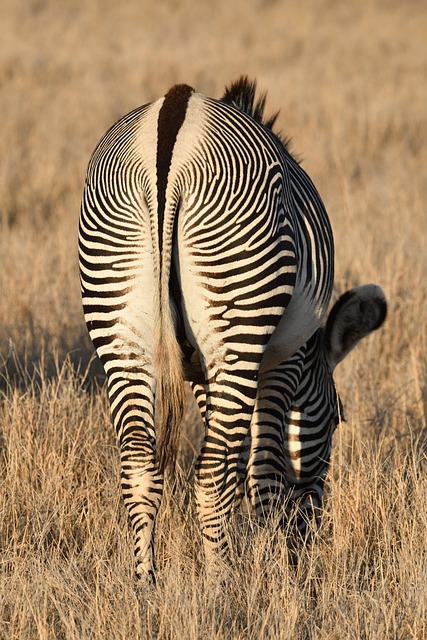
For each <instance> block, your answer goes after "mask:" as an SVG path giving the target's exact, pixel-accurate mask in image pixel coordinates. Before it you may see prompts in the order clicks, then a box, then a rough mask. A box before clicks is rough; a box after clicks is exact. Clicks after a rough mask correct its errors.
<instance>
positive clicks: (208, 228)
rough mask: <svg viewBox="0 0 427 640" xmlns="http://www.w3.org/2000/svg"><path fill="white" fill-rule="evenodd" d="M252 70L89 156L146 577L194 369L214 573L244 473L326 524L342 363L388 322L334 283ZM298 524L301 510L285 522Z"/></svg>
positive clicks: (133, 520)
mask: <svg viewBox="0 0 427 640" xmlns="http://www.w3.org/2000/svg"><path fill="white" fill-rule="evenodd" d="M265 101H266V96H265V94H262V95H261V96H258V95H257V92H256V82H255V81H250V80H249V79H248V78H247V77H242V78H240V79H239V80H237V81H236V82H234V83H232V84H231V85H230V86H229V87H227V88H226V90H225V92H224V95H223V96H222V98H221V99H220V100H215V99H212V98H209V97H206V96H204V95H202V94H200V93H197V92H196V91H194V89H192V88H191V87H190V86H188V85H185V84H181V85H175V86H174V87H172V88H171V89H170V90H169V91H168V93H167V94H166V95H165V96H163V97H162V98H160V99H158V100H156V101H153V102H151V103H148V104H145V105H144V106H142V107H139V108H137V109H135V110H133V111H131V112H130V113H129V114H127V115H125V116H124V117H122V118H121V119H120V120H118V122H116V124H114V125H113V126H112V127H111V128H110V129H109V130H108V131H107V132H106V133H105V135H104V136H103V137H102V138H101V140H100V142H99V143H98V145H97V146H96V147H95V150H94V152H93V154H92V156H91V159H90V161H89V164H88V168H87V173H86V180H85V186H84V191H83V196H82V204H81V212H80V222H79V264H80V280H81V290H82V300H83V309H84V316H85V321H86V324H87V328H88V331H89V334H90V337H91V339H92V342H93V344H94V347H95V350H96V352H97V354H98V356H99V358H100V360H101V362H102V365H103V368H104V370H105V373H106V384H107V392H108V397H109V402H110V410H111V417H112V422H113V425H114V428H115V431H116V436H117V442H118V446H119V449H120V458H121V484H122V492H123V499H124V503H125V505H126V507H127V510H128V513H129V519H130V525H131V527H132V530H133V537H134V551H135V561H136V574H137V576H138V577H141V578H145V579H146V580H148V581H151V582H155V562H154V546H153V536H154V527H155V521H156V515H157V512H158V509H159V506H160V503H161V499H162V494H163V484H164V475H165V472H166V470H167V469H168V468H170V470H172V471H173V469H174V465H175V461H176V456H177V452H178V449H179V442H180V428H181V422H182V417H183V411H184V404H185V403H184V396H185V386H184V385H185V379H187V380H189V381H190V383H191V385H192V387H193V390H194V391H195V394H196V397H197V399H198V402H199V406H200V408H201V411H202V415H203V417H204V421H205V437H204V441H203V445H202V448H201V451H200V454H199V457H198V460H197V462H196V467H195V480H194V485H195V498H196V507H197V513H198V517H199V521H200V528H201V535H202V539H203V547H204V554H205V561H206V565H207V568H208V569H210V568H212V567H217V566H220V565H222V563H223V562H227V560H228V558H229V543H228V538H227V521H228V519H229V517H230V513H231V512H232V509H233V505H234V504H235V498H236V494H237V493H238V491H239V486H241V482H242V480H241V479H242V477H243V478H244V483H245V487H246V489H247V492H248V495H249V497H250V499H251V501H252V503H253V505H254V508H255V511H256V513H257V514H258V515H259V517H260V518H261V519H262V518H263V517H265V514H267V513H268V512H270V511H271V509H276V508H279V509H280V508H282V507H283V506H284V505H285V506H286V509H287V517H290V516H289V513H290V511H289V509H290V507H288V506H287V505H291V504H292V503H293V502H297V503H298V505H299V507H298V509H297V516H296V520H295V524H294V527H293V528H294V530H295V531H296V532H297V533H298V532H299V533H300V534H301V535H302V536H303V535H304V531H305V526H306V525H305V523H306V522H307V521H308V520H309V519H310V518H311V516H312V515H313V514H314V515H315V517H316V518H318V514H319V512H320V505H321V500H322V493H323V481H324V476H325V473H326V469H327V465H328V461H329V455H330V446H331V444H330V443H331V434H332V432H333V429H334V427H335V425H336V423H337V416H338V409H337V407H338V400H337V396H336V391H335V387H334V384H333V380H332V370H333V368H334V366H335V365H336V364H337V363H338V362H339V361H340V360H341V359H342V357H344V355H346V353H347V352H348V351H350V349H351V348H352V347H353V346H354V345H355V344H356V343H357V342H358V341H359V340H360V339H361V338H362V337H364V336H365V335H367V334H368V333H370V332H371V331H373V330H374V329H376V328H377V327H378V326H380V324H381V323H382V321H383V320H384V317H385V312H386V311H385V310H386V302H385V298H384V294H383V293H382V291H381V289H380V288H379V287H377V286H375V285H366V286H365V287H360V288H358V289H355V290H352V291H350V292H347V293H346V294H345V295H344V296H343V298H341V299H340V300H339V301H338V303H337V304H336V305H335V307H334V308H333V310H332V312H331V313H330V315H329V317H328V321H327V323H326V327H325V329H323V328H321V327H322V323H323V320H324V318H325V315H326V312H327V309H328V306H329V303H330V298H331V294H332V288H333V280H334V243H333V235H332V230H331V226H330V223H329V219H328V216H327V213H326V210H325V207H324V205H323V203H322V200H321V198H320V196H319V194H318V192H317V190H316V188H315V187H314V185H313V183H312V181H311V180H310V178H309V177H308V175H307V174H306V172H305V171H304V170H303V169H302V167H301V166H300V164H299V162H298V161H297V160H296V159H295V158H294V157H293V155H292V153H291V151H290V146H289V141H288V140H286V139H285V138H284V137H283V136H282V135H281V134H280V133H276V132H275V131H274V126H275V122H276V119H277V114H276V115H275V116H273V117H270V118H266V117H265V116H264V109H265ZM284 520H286V517H284Z"/></svg>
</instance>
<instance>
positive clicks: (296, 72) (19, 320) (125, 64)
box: [0, 0, 427, 640]
mask: <svg viewBox="0 0 427 640" xmlns="http://www.w3.org/2000/svg"><path fill="white" fill-rule="evenodd" d="M426 34H427V5H426V4H425V2H424V1H423V0H405V2H398V1H394V0H371V1H369V0H357V1H356V0H349V1H348V2H345V1H341V2H340V1H339V0H307V1H306V2H300V0H246V1H243V0H234V1H231V0H218V1H217V2H208V1H207V0H199V1H198V2H197V1H196V0H169V1H167V0H164V1H161V0H158V1H154V0H139V1H138V0H127V2H120V1H119V0H102V1H101V0H93V1H89V0H87V2H82V1H80V0H61V2H55V1H54V0H3V1H2V4H1V20H0V38H1V50H0V105H1V116H2V129H1V135H0V376H1V380H0V428H1V439H0V447H1V449H0V474H1V484H0V513H1V519H0V550H1V551H0V638H8V639H9V638H13V639H15V638H16V639H21V638H22V639H33V638H40V639H51V638H66V639H71V638H72V639H74V638H75V639H77V638H78V639H92V638H93V639H98V638H99V639H100V638H102V639H103V640H105V639H107V640H109V639H111V640H114V639H116V638H120V639H134V638H135V639H144V638H168V639H169V638H171V639H172V638H182V639H199V638H200V639H207V640H211V639H222V638H224V639H228V638H231V639H243V638H250V639H253V640H255V639H258V638H269V639H276V638H286V639H288V638H291V639H304V640H305V639H326V638H327V639H328V640H335V639H336V640H340V639H347V638H349V639H350V638H351V639H359V638H364V639H372V638H374V639H376V638H378V639H380V640H381V639H388V638H393V639H394V638H401V639H402V640H403V639H407V638H408V639H410V638H413V639H422V638H427V504H426V496H427V460H426V456H427V363H426V347H427V330H426V324H427V322H426V319H427V206H426V205H427V145H426V140H427V122H426V115H427V113H426V106H427V82H426V80H427V77H426V76H427V46H426ZM241 73H246V74H248V75H249V76H254V77H257V78H258V82H259V86H260V88H262V89H266V90H268V95H269V99H268V109H269V110H271V111H273V112H274V111H276V110H278V109H279V108H280V109H281V114H280V118H279V124H280V127H281V129H282V131H283V132H284V133H285V134H286V135H289V136H291V137H292V138H293V148H294V150H295V152H296V153H297V154H298V156H299V157H300V158H302V164H303V167H304V168H305V169H306V170H307V171H308V172H309V174H310V175H311V177H312V179H313V181H314V183H315V184H316V186H317V187H318V189H319V191H320V193H321V195H322V197H323V200H324V202H325V204H326V207H327V209H328V212H329V214H330V218H331V222H332V226H333V229H334V234H335V240H336V293H337V294H338V293H339V292H342V291H343V290H344V289H345V288H347V287H350V286H355V285H358V284H363V283H367V282H376V283H378V284H380V285H381V286H382V287H383V289H384V291H385V293H386V295H387V298H388V302H389V315H388V318H387V321H386V323H385V325H384V327H383V328H382V329H381V330H380V331H379V332H378V333H376V334H374V335H373V336H371V337H370V338H369V339H368V340H365V341H364V342H363V343H362V344H361V345H360V346H359V347H358V349H356V350H355V352H354V353H353V354H351V355H350V356H349V357H348V359H347V360H346V361H345V362H344V363H343V364H342V365H341V366H340V367H339V368H338V371H337V373H336V381H337V384H338V387H339V391H340V394H341V397H342V400H343V402H344V406H345V413H346V418H347V422H346V423H344V424H342V425H341V426H340V428H339V429H338V431H337V433H336V437H335V443H334V455H333V462H332V468H331V473H330V477H329V482H328V486H327V500H326V503H325V513H324V522H323V526H322V528H321V530H320V532H319V534H318V536H317V540H316V542H315V544H314V545H313V547H312V548H310V549H307V550H306V552H305V553H304V554H303V557H302V559H301V562H300V564H299V566H298V568H297V569H292V568H291V567H289V566H288V564H287V557H286V552H285V544H284V541H283V539H281V538H280V536H275V535H274V532H273V529H272V528H268V527H267V528H265V529H259V528H258V527H257V524H256V522H255V521H254V520H253V518H251V517H250V516H249V515H245V514H241V515H238V516H237V515H236V518H235V522H232V523H231V524H230V536H231V539H232V553H233V563H232V567H231V569H230V572H229V575H228V578H227V580H226V581H225V582H224V583H221V584H220V585H217V584H212V583H209V582H208V581H207V580H206V579H205V577H204V574H203V571H202V567H203V558H202V553H201V541H200V534H199V530H198V526H197V522H196V518H195V509H194V502H193V498H192V491H191V467H192V464H193V461H194V457H195V455H196V451H197V447H198V446H199V444H200V437H201V425H200V420H199V419H198V417H197V412H196V410H195V408H194V405H193V404H191V403H190V404H189V408H188V411H187V415H186V418H185V424H184V436H183V440H182V454H181V457H180V471H179V473H178V477H177V481H176V483H175V485H174V486H173V487H172V486H171V483H170V484H169V487H168V488H167V490H166V495H165V499H164V503H163V505H162V510H161V513H160V515H159V524H158V528H157V556H158V565H159V580H158V586H157V587H156V588H155V589H152V590H150V591H147V590H146V589H144V588H143V587H142V586H140V585H138V584H136V583H135V581H134V578H133V558H132V544H131V540H130V534H129V530H128V525H127V518H126V514H125V512H124V507H123V505H122V502H121V497H120V489H119V468H118V452H117V450H116V447H115V442H114V437H113V434H112V430H111V428H110V421H109V415H108V407H107V402H106V396H105V392H104V390H103V388H102V382H103V379H102V375H100V371H99V367H98V366H97V365H96V363H95V362H91V354H92V350H91V346H90V343H89V340H88V338H87V336H86V330H85V327H84V323H83V316H82V312H81V308H80V294H79V283H78V271H77V250H76V237H77V220H78V211H79V204H80V197H81V192H82V187H83V181H84V174H85V169H86V164H87V162H88V159H89V156H90V153H91V151H92V149H93V147H94V145H95V144H96V142H97V141H98V139H99V137H100V136H101V135H102V133H103V132H104V131H105V129H106V128H107V127H108V126H109V125H110V124H112V123H113V122H114V121H115V120H116V119H117V118H118V117H119V116H121V115H123V114H124V113H126V112H127V111H130V110H131V109H132V108H134V107H136V106H138V105H140V104H143V103H145V102H147V101H149V100H151V99H154V98H157V97H159V96H161V95H163V94H164V93H165V92H166V90H167V89H168V88H169V87H170V86H171V85H172V84H174V83H176V82H187V83H188V84H191V85H192V86H194V87H195V88H196V89H197V90H198V91H201V92H203V93H206V94H208V95H211V96H213V97H219V96H220V95H221V92H222V90H223V87H224V85H225V84H226V83H228V82H229V81H230V80H232V79H234V78H235V77H236V76H238V75H239V74H241Z"/></svg>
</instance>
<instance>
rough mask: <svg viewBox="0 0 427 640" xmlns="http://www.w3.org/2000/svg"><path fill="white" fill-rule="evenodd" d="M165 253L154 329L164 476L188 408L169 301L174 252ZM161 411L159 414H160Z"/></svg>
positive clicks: (159, 456)
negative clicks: (172, 255) (186, 406)
mask: <svg viewBox="0 0 427 640" xmlns="http://www.w3.org/2000/svg"><path fill="white" fill-rule="evenodd" d="M168 254H169V255H167V256H166V255H165V253H164V254H163V260H162V263H163V264H162V268H161V272H160V283H159V289H160V290H159V300H158V304H157V305H156V307H157V310H158V318H157V322H156V327H155V336H154V339H155V367H156V381H157V382H156V396H157V400H158V404H157V407H156V441H157V447H156V456H157V464H158V466H159V469H160V471H161V472H162V473H163V472H164V471H165V470H166V469H167V468H168V467H170V469H171V471H172V472H173V471H174V469H175V463H176V458H177V454H178V451H179V447H180V440H181V426H182V420H183V416H184V409H185V381H184V380H185V377H184V364H183V358H182V351H181V347H180V346H179V343H178V340H177V337H176V332H175V325H174V321H173V316H172V309H171V303H170V300H169V277H170V265H171V252H168ZM157 410H158V411H157Z"/></svg>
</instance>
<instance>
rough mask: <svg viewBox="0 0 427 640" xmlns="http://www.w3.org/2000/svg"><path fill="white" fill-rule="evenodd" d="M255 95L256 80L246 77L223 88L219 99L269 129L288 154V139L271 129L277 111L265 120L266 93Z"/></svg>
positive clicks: (274, 122)
mask: <svg viewBox="0 0 427 640" xmlns="http://www.w3.org/2000/svg"><path fill="white" fill-rule="evenodd" d="M256 93H257V83H256V80H249V78H248V76H240V78H239V79H238V80H235V81H234V82H232V83H231V84H230V85H229V86H227V87H226V88H225V91H224V95H223V96H222V98H221V102H224V103H225V104H230V105H232V106H233V107H236V108H237V109H239V110H240V111H243V112H244V113H247V114H248V115H249V116H251V117H252V118H253V119H254V120H256V121H257V122H259V123H260V124H262V125H263V126H264V127H267V128H268V129H270V130H271V131H272V132H273V133H274V135H276V136H277V137H278V138H279V140H280V141H281V143H282V144H283V146H284V147H285V149H286V150H287V151H288V153H290V148H289V147H290V142H291V140H290V138H285V137H283V135H282V133H281V132H280V131H275V130H274V129H273V127H274V125H275V124H276V120H277V118H278V116H279V111H277V113H275V114H273V115H272V116H270V117H269V118H266V117H265V116H264V109H265V103H266V98H267V92H266V91H264V93H261V94H259V95H258V96H257V95H256Z"/></svg>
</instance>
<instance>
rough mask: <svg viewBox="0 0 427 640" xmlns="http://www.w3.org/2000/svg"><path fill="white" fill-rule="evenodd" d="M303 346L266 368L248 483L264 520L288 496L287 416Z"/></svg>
mask: <svg viewBox="0 0 427 640" xmlns="http://www.w3.org/2000/svg"><path fill="white" fill-rule="evenodd" d="M303 361H304V349H301V350H300V351H298V352H297V353H296V354H295V355H294V356H293V357H292V358H290V359H289V360H288V361H287V362H286V363H283V364H282V365H280V366H279V367H277V368H276V369H273V370H271V371H267V372H264V373H263V374H262V376H261V377H260V380H259V388H258V394H257V401H256V406H255V411H254V415H253V418H252V423H251V442H250V445H251V451H250V457H249V462H248V470H247V486H248V494H249V498H250V501H251V505H252V507H253V509H254V511H255V513H256V515H257V518H258V520H259V521H260V523H261V524H263V523H265V521H266V520H267V518H268V517H269V516H271V515H272V516H273V517H275V518H277V517H280V516H281V514H282V515H283V512H284V510H285V507H286V504H287V501H288V499H289V494H290V491H289V486H288V482H287V478H288V469H287V466H288V465H287V462H288V461H287V459H286V458H285V455H284V446H283V445H284V433H283V425H284V417H285V416H286V413H287V411H288V409H289V407H290V405H291V402H292V398H293V396H294V394H295V390H296V388H297V387H298V383H299V380H300V378H301V372H302V368H303Z"/></svg>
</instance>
